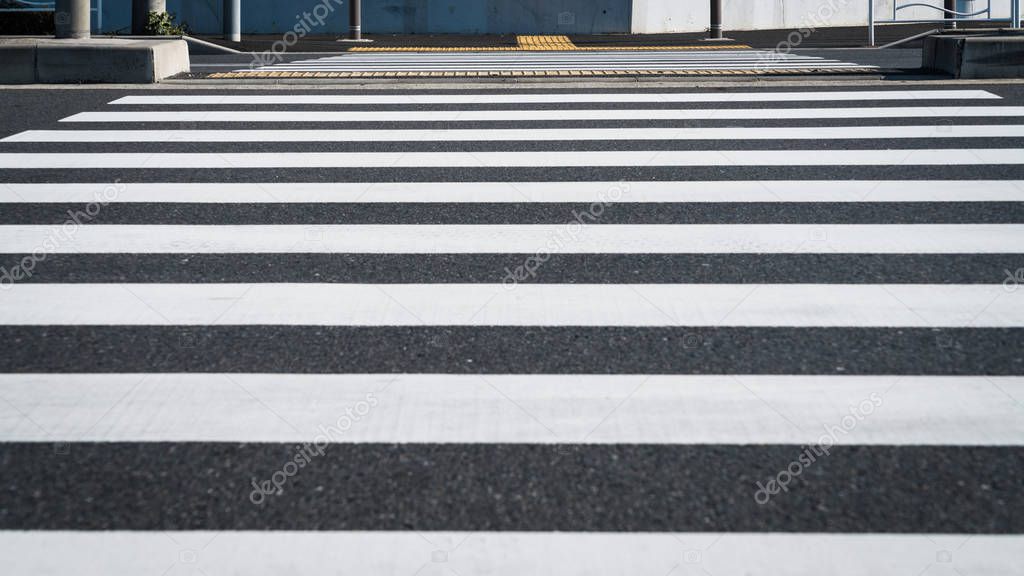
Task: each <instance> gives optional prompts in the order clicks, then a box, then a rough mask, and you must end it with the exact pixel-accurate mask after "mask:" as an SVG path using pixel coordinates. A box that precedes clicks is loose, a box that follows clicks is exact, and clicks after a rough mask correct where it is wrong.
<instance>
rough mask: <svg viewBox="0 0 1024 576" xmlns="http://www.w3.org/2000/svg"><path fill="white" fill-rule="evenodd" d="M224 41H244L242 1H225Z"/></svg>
mask: <svg viewBox="0 0 1024 576" xmlns="http://www.w3.org/2000/svg"><path fill="white" fill-rule="evenodd" d="M224 39H225V40H227V41H229V42H241V41H242V0H224Z"/></svg>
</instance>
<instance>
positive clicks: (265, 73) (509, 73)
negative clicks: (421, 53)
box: [207, 68, 878, 79]
mask: <svg viewBox="0 0 1024 576" xmlns="http://www.w3.org/2000/svg"><path fill="white" fill-rule="evenodd" d="M862 72H878V70H877V69H874V68H808V69H795V70H778V69H776V70H772V69H742V70H490V71H468V72H460V71H446V72H436V71H430V72H427V71H424V72H415V71H410V72H408V73H407V74H399V75H400V76H403V77H409V78H417V77H419V78H422V77H442V78H455V77H459V76H498V77H508V78H512V77H516V76H608V75H616V76H732V75H741V76H755V75H781V74H785V75H793V74H831V73H847V74H857V73H862ZM394 75H395V74H394V73H393V72H383V71H382V72H272V71H269V70H243V71H238V72H215V73H213V74H210V75H209V76H207V78H217V79H259V78H388V77H393V76H394Z"/></svg>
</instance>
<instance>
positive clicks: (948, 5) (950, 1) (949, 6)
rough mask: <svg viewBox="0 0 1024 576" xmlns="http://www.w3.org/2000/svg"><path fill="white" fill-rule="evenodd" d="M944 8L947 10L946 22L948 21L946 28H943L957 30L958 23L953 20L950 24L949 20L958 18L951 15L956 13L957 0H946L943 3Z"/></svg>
mask: <svg viewBox="0 0 1024 576" xmlns="http://www.w3.org/2000/svg"><path fill="white" fill-rule="evenodd" d="M943 7H944V8H945V9H946V12H945V15H946V20H947V22H946V24H945V26H943V27H944V28H950V29H952V28H956V21H955V20H953V21H952V22H949V20H951V19H954V18H956V15H955V14H951V13H950V11H954V12H955V11H956V0H946V1H945V2H944V3H943Z"/></svg>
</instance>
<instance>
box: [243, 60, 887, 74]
mask: <svg viewBox="0 0 1024 576" xmlns="http://www.w3.org/2000/svg"><path fill="white" fill-rule="evenodd" d="M817 68H856V69H862V68H873V66H861V65H857V64H844V63H840V62H813V63H807V64H793V63H765V62H762V61H757V60H748V61H737V62H732V63H728V64H714V65H712V64H683V63H650V64H645V63H635V64H615V65H612V64H604V65H600V64H596V65H590V66H587V65H579V64H550V65H546V66H545V65H513V64H507V65H496V64H473V65H437V66H415V65H404V64H380V65H374V64H358V65H348V66H343V65H329V66H316V65H308V66H304V65H293V64H282V65H280V66H272V67H266V68H258V70H262V71H268V72H288V71H301V72H360V71H365V72H387V71H395V72H402V71H406V72H432V71H438V72H457V71H460V70H464V71H471V70H476V71H492V70H538V71H539V70H552V71H554V70H566V71H571V70H659V71H661V70H808V69H810V70H813V69H817ZM237 71H238V72H248V71H250V69H249V68H239V69H238V70H237Z"/></svg>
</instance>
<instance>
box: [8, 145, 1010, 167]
mask: <svg viewBox="0 0 1024 576" xmlns="http://www.w3.org/2000/svg"><path fill="white" fill-rule="evenodd" d="M987 164H1005V165H1021V164H1024V149H1022V148H968V149H958V148H949V149H905V150H904V149H901V150H879V149H871V150H820V149H819V150H708V151H705V150H685V151H679V150H644V151H627V150H615V151H599V152H591V151H586V152H579V151H547V152H214V153H189V152H181V153H165V152H144V153H131V152H127V153H3V154H0V169H7V170H14V169H33V168H35V169H39V168H74V169H88V168H127V169H144V168H191V169H200V168H221V169H228V168H233V169H239V168H389V169H394V168H431V167H438V168H441V167H451V168H499V167H519V168H555V167H589V166H786V167H790V166H914V165H917V166H981V165H987Z"/></svg>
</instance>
